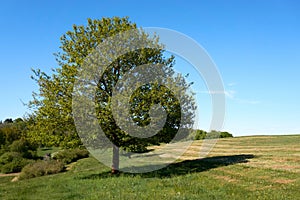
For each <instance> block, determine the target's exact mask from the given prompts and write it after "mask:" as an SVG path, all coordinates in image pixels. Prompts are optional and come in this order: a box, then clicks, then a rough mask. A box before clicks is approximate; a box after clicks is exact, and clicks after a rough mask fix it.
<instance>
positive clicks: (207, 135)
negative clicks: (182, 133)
mask: <svg viewBox="0 0 300 200" xmlns="http://www.w3.org/2000/svg"><path fill="white" fill-rule="evenodd" d="M192 135H193V137H194V139H195V140H203V139H215V138H231V137H233V135H232V134H231V133H229V132H221V131H215V130H212V131H210V132H206V131H204V130H194V131H193V133H192Z"/></svg>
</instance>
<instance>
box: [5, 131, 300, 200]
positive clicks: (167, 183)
mask: <svg viewBox="0 0 300 200" xmlns="http://www.w3.org/2000/svg"><path fill="white" fill-rule="evenodd" d="M200 146H201V141H196V142H195V143H194V144H193V145H192V146H191V148H190V149H189V150H188V151H187V152H186V154H185V155H183V156H182V158H181V160H180V161H178V162H177V163H174V164H171V165H169V166H168V167H167V168H164V169H161V170H158V171H155V172H151V173H146V174H126V173H123V174H120V175H119V176H111V175H110V173H109V171H110V169H109V168H107V167H105V166H103V165H102V164H100V163H99V162H98V161H97V160H95V159H94V158H85V159H82V160H79V161H78V162H77V163H76V164H74V165H73V167H72V168H71V170H70V171H68V172H64V173H61V174H55V175H50V176H45V177H38V178H33V179H30V180H24V181H18V182H10V180H11V179H12V177H0V199H97V200H98V199H157V200H158V199H293V200H295V199H300V190H299V188H300V176H299V174H300V135H297V136H268V137H266V136H261V137H239V138H231V139H221V140H219V141H218V143H217V145H216V146H215V148H214V149H213V150H212V151H211V153H210V154H209V155H208V157H207V158H204V159H197V154H196V153H195V152H197V151H196V150H197V149H199V148H200Z"/></svg>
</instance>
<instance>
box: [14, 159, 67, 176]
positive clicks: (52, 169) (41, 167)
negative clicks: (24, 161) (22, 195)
mask: <svg viewBox="0 0 300 200" xmlns="http://www.w3.org/2000/svg"><path fill="white" fill-rule="evenodd" d="M63 170H64V163H63V162H61V161H58V160H50V161H36V162H34V163H31V164H29V165H26V166H25V167H24V168H23V169H22V171H21V174H20V175H19V180H22V179H29V178H34V177H39V176H44V175H48V174H56V173H59V172H61V171H63Z"/></svg>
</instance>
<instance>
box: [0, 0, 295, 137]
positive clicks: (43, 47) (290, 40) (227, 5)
mask: <svg viewBox="0 0 300 200" xmlns="http://www.w3.org/2000/svg"><path fill="white" fill-rule="evenodd" d="M299 10H300V3H298V1H296V0H295V1H291V0H281V1H278V0H272V1H269V0H265V1H258V0H251V1H250V0H244V1H225V0H224V1H221V0H218V1H217V0H210V1H209V0H207V1H201V0H199V1H196V0H195V1H179V0H178V1H176V0H173V1H168V0H164V1H159V0H152V1H130V0H129V1H121V0H120V1H72V2H71V1H55V0H53V1H44V2H42V1H26V2H19V1H7V2H2V3H1V7H0V27H1V32H0V36H1V37H0V44H1V48H0V61H1V62H0V67H1V73H0V86H1V88H2V95H1V98H0V120H4V119H6V118H8V117H9V118H16V117H22V116H23V115H24V114H25V112H26V111H27V108H26V107H25V106H23V104H22V102H28V101H29V100H30V99H31V93H32V91H34V90H37V89H38V88H37V86H36V84H35V83H34V82H33V81H32V80H31V79H30V75H31V74H32V73H31V70H30V69H31V68H32V67H33V68H41V69H42V70H44V71H48V72H49V71H50V69H51V68H52V67H56V66H57V65H56V61H55V59H54V56H53V53H55V52H57V51H58V50H59V46H60V41H59V38H60V36H61V35H62V34H64V33H65V32H66V31H68V30H71V28H72V25H73V24H77V25H81V24H86V19H87V18H94V19H96V18H101V17H112V16H129V17H130V20H131V21H133V22H136V23H137V25H138V26H141V27H164V28H169V29H174V30H176V31H180V32H182V33H184V34H186V35H188V36H190V37H191V38H193V39H194V40H196V41H197V42H198V43H199V44H200V45H202V46H203V47H204V48H205V49H206V51H207V52H208V53H209V54H210V56H211V57H212V59H213V60H214V62H215V63H216V65H217V67H218V69H219V71H220V74H221V76H222V79H223V82H224V86H225V89H226V97H227V98H226V101H227V102H226V103H227V105H226V119H225V123H224V128H223V130H227V131H230V132H232V133H233V134H234V135H254V134H292V133H300V125H299V124H300V123H299V121H300V104H299V99H300V78H299V77H300V37H299V36H300V12H299ZM179 63H180V62H179ZM201 81H202V80H199V82H201ZM204 89H205V88H204ZM194 90H196V91H200V92H198V94H197V98H198V99H201V100H202V99H203V101H201V100H199V104H200V108H202V111H203V112H202V111H201V112H200V124H201V126H200V127H203V129H207V128H208V126H209V119H210V118H209V116H210V113H209V110H210V109H209V108H210V104H209V101H208V99H209V96H207V95H208V94H205V92H201V91H202V90H203V88H196V89H195V88H194ZM202 102H203V103H202Z"/></svg>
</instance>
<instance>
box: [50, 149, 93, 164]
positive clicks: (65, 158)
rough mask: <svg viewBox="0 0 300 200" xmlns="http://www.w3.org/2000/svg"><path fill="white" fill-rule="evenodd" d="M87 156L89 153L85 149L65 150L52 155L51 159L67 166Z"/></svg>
mask: <svg viewBox="0 0 300 200" xmlns="http://www.w3.org/2000/svg"><path fill="white" fill-rule="evenodd" d="M88 156H89V152H88V151H87V150H86V149H65V150H61V151H58V152H56V153H54V154H53V156H52V158H53V159H55V160H59V161H62V162H63V163H65V164H69V163H71V162H75V161H77V160H79V159H82V158H87V157H88Z"/></svg>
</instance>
